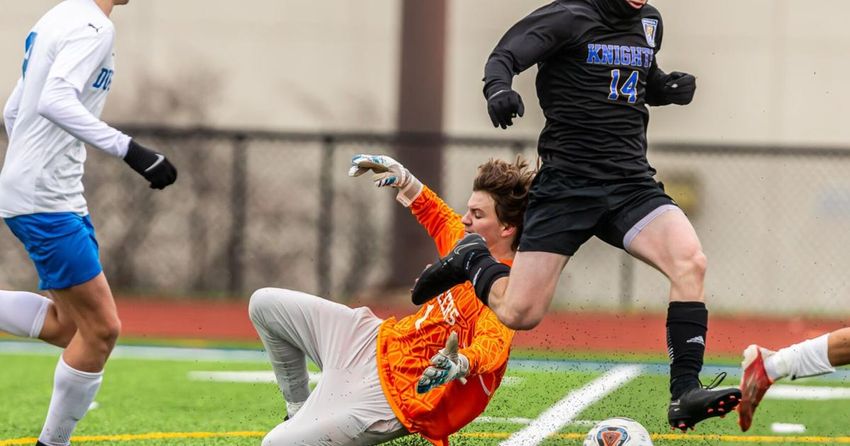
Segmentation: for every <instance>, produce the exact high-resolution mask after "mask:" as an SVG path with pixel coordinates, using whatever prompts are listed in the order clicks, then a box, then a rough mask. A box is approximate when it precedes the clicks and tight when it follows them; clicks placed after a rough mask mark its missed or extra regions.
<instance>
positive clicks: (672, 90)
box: [662, 71, 697, 105]
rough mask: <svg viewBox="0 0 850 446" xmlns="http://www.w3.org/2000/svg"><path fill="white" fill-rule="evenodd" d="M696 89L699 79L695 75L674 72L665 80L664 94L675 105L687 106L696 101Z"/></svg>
mask: <svg viewBox="0 0 850 446" xmlns="http://www.w3.org/2000/svg"><path fill="white" fill-rule="evenodd" d="M696 89H697V78H695V77H694V75H693V74H688V73H682V72H679V71H674V72H672V73H670V74H668V75H667V78H666V79H665V80H664V87H662V94H663V96H664V98H665V99H667V100H668V101H670V102H671V103H673V104H678V105H687V104H690V103H691V101H692V100H693V99H694V92H695V91H696Z"/></svg>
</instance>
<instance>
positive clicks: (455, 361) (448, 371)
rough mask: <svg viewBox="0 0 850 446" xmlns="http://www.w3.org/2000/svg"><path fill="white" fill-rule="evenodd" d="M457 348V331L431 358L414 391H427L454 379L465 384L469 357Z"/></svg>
mask: <svg viewBox="0 0 850 446" xmlns="http://www.w3.org/2000/svg"><path fill="white" fill-rule="evenodd" d="M457 350H458V345H457V333H456V332H452V334H451V335H449V339H448V340H447V341H446V346H445V347H443V349H442V350H440V351H439V352H437V354H436V355H434V357H433V358H431V365H430V366H428V368H426V369H425V371H424V372H422V376H421V377H420V378H419V383H417V385H416V393H425V392H428V391H429V390H431V389H433V388H435V387H439V386H442V385H443V384H446V383H447V382H450V381H454V380H459V381H460V382H461V384H466V376H467V375H468V374H469V359H467V358H466V356H464V355H463V354H461V353H458V351H457Z"/></svg>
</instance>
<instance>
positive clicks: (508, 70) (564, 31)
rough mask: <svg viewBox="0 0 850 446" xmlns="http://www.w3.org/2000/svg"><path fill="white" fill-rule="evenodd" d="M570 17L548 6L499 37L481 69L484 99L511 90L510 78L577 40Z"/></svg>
mask: <svg viewBox="0 0 850 446" xmlns="http://www.w3.org/2000/svg"><path fill="white" fill-rule="evenodd" d="M572 17H573V15H572V13H571V12H570V11H569V10H568V9H567V8H566V7H565V6H564V5H562V4H560V3H558V2H557V1H556V2H553V3H550V4H548V5H546V6H543V7H542V8H540V9H538V10H536V11H534V12H532V13H531V14H529V15H528V16H527V17H525V18H524V19H522V20H520V21H519V22H518V23H517V24H515V25H514V26H512V27H511V29H509V30H508V32H506V33H505V35H504V36H502V39H501V40H499V43H498V44H497V45H496V48H494V49H493V52H492V53H491V54H490V57H489V58H488V59H487V64H486V65H485V66H484V97H485V98H489V97H490V96H491V95H492V94H493V93H495V92H497V91H499V90H507V89H510V88H511V83H512V81H513V77H514V76H515V75H517V74H519V73H521V72H523V71H525V70H526V69H527V68H528V67H530V66H532V65H534V64H536V63H538V62H541V61H543V60H545V59H546V57H548V56H549V55H550V54H552V53H553V52H554V51H556V50H558V49H559V48H561V47H562V46H564V45H566V44H569V43H571V42H572V41H573V40H577V35H576V33H575V32H574V30H573V29H572V28H573V27H572V26H571V22H572Z"/></svg>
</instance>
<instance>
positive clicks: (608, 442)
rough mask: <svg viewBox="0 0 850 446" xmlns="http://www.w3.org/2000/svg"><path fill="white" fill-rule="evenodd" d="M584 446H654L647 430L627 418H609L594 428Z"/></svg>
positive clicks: (588, 434)
mask: <svg viewBox="0 0 850 446" xmlns="http://www.w3.org/2000/svg"><path fill="white" fill-rule="evenodd" d="M584 446H652V439H651V438H650V437H649V432H647V431H646V428H644V427H643V426H641V425H640V423H638V422H637V421H635V420H632V419H631V418H625V417H617V418H609V419H607V420H603V421H600V422H598V423H596V426H593V429H591V430H590V432H588V433H587V438H585V439H584Z"/></svg>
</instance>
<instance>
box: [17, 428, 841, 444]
mask: <svg viewBox="0 0 850 446" xmlns="http://www.w3.org/2000/svg"><path fill="white" fill-rule="evenodd" d="M264 435H266V433H265V432H254V431H242V432H150V433H147V434H123V435H83V436H77V437H74V438H72V439H71V440H72V442H74V443H84V442H106V441H137V440H166V439H172V440H173V439H192V438H249V437H253V438H262V437H263V436H264ZM510 435H511V434H510V433H509V432H462V433H459V434H455V436H456V437H464V438H508V437H509V436H510ZM584 436H585V434H582V433H569V434H557V435H552V436H551V437H550V438H559V439H564V440H581V439H583V438H584ZM652 439H653V440H678V441H700V442H704V441H715V442H716V441H721V442H738V443H760V444H763V443H808V444H850V437H820V436H784V435H783V436H770V435H700V434H652ZM36 440H37V438H34V437H28V438H14V439H10V440H0V446H24V445H26V446H30V445H32V444H33V443H35V441H36Z"/></svg>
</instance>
